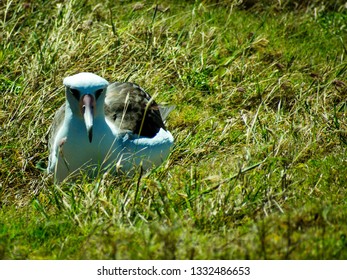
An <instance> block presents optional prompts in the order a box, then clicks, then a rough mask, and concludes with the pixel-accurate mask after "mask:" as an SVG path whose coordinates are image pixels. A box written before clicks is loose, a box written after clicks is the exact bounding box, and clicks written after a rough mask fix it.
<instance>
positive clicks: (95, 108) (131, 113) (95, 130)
mask: <svg viewBox="0 0 347 280" xmlns="http://www.w3.org/2000/svg"><path fill="white" fill-rule="evenodd" d="M63 83H64V85H65V95H66V103H65V105H63V106H62V107H61V108H60V109H59V110H58V111H57V112H56V114H55V117H54V120H53V123H52V126H51V131H50V139H49V151H50V154H49V162H48V167H47V171H48V172H49V173H54V175H55V181H56V182H61V181H63V180H64V179H65V178H67V177H69V176H71V177H74V175H78V174H80V173H81V171H83V172H84V173H86V174H87V175H88V176H89V177H94V176H96V175H97V174H98V172H103V171H106V170H108V171H110V172H112V173H114V174H118V173H119V172H122V173H127V172H129V171H132V170H133V169H134V168H136V167H139V166H142V168H143V169H148V168H151V167H155V166H158V165H160V164H161V163H162V162H163V161H164V160H165V159H166V158H167V156H168V155H169V153H170V149H171V147H172V145H173V142H174V140H173V137H172V135H171V133H170V132H169V131H168V130H167V129H166V128H165V125H164V120H165V118H166V117H167V115H168V113H169V112H170V111H171V110H172V108H169V107H168V108H164V109H163V110H162V108H161V107H160V106H159V105H157V103H155V101H154V100H153V99H152V98H151V97H150V95H149V94H148V93H146V92H145V91H144V90H143V89H142V88H141V87H139V86H138V85H136V84H133V83H128V82H126V83H113V84H109V83H108V82H107V81H106V80H105V79H104V78H101V77H99V76H98V75H95V74H92V73H79V74H76V75H73V76H70V77H67V78H65V79H64V82H63Z"/></svg>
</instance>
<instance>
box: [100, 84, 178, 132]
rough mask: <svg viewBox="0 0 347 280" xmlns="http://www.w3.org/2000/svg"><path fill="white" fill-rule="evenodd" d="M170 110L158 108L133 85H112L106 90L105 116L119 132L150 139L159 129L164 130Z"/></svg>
mask: <svg viewBox="0 0 347 280" xmlns="http://www.w3.org/2000/svg"><path fill="white" fill-rule="evenodd" d="M172 109H173V108H171V107H166V108H164V107H162V106H159V105H158V104H157V103H156V102H155V101H154V100H153V99H152V98H151V96H150V95H149V94H148V93H147V92H146V91H144V90H143V89H142V88H141V87H139V86H138V85H136V84H133V83H129V82H125V83H113V84H110V85H109V86H108V88H107V93H106V99H105V114H106V117H107V118H108V119H109V120H110V121H112V122H113V123H114V125H115V126H117V127H118V128H119V129H121V130H127V131H131V132H132V133H134V134H137V135H140V136H143V137H149V138H152V137H154V136H155V135H156V134H157V133H158V132H159V130H160V129H161V128H162V129H164V130H166V128H165V124H164V119H165V118H166V117H167V115H168V113H169V112H171V111H172Z"/></svg>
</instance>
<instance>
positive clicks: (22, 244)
mask: <svg viewBox="0 0 347 280" xmlns="http://www.w3.org/2000/svg"><path fill="white" fill-rule="evenodd" d="M229 2H230V1H225V2H223V1H202V2H199V1H187V2H183V1H182V2H178V1H166V2H163V3H162V7H159V8H158V9H157V10H156V9H153V7H154V6H155V2H152V1H142V4H143V5H139V4H135V3H136V2H133V1H121V3H120V1H106V2H105V3H101V4H98V1H94V0H90V1H84V2H81V1H65V2H61V1H50V0H48V1H42V3H39V2H38V1H37V2H32V3H31V1H22V0H17V1H7V0H6V1H2V2H1V4H0V5H1V7H0V28H1V32H0V36H1V38H0V41H1V44H0V67H1V71H0V92H1V99H0V125H1V126H0V156H1V157H0V162H1V169H0V258H3V259H346V258H347V239H346V236H347V223H346V220H347V205H346V203H347V175H346V174H347V164H346V147H347V133H346V132H347V120H346V114H347V103H346V101H347V100H346V98H347V71H346V70H347V61H346V56H347V43H346V42H347V25H346V22H347V10H346V8H345V7H344V6H343V4H344V3H343V2H344V1H335V2H336V3H335V2H334V3H335V4H334V5H332V4H331V3H330V2H327V3H325V5H323V4H321V2H322V1H303V2H301V5H299V6H295V5H294V1H289V0H288V1H265V2H262V3H263V4H255V5H253V1H244V3H243V4H240V5H236V4H235V5H231V4H228V3H229ZM117 3H118V4H117ZM167 7H169V9H167V10H166V9H165V8H167ZM81 71H89V72H94V73H96V74H98V75H101V76H103V77H105V78H106V79H108V80H109V81H125V80H129V81H132V82H136V83H138V84H140V85H141V86H142V87H144V88H145V89H147V90H148V91H149V92H150V93H151V94H152V95H156V96H157V97H156V100H157V101H158V102H160V103H167V104H175V105H176V110H175V111H174V112H172V114H171V115H170V117H169V119H168V123H167V124H168V128H169V129H170V131H171V132H172V134H173V135H174V137H175V147H174V149H173V150H172V153H171V155H170V157H169V158H168V160H167V161H166V162H165V163H164V164H163V165H162V166H161V167H159V168H157V169H155V170H152V171H151V172H149V173H147V174H141V173H140V172H137V173H136V174H135V175H134V177H132V178H125V177H118V178H117V177H112V176H109V175H107V174H105V175H104V176H102V177H100V178H97V179H95V180H94V181H92V182H88V181H86V180H84V181H81V182H76V183H73V184H72V183H66V184H63V185H61V186H56V185H54V184H53V182H52V178H51V176H48V175H47V174H45V173H44V172H43V171H41V169H40V168H39V167H40V166H44V165H45V164H47V157H48V151H47V130H48V128H49V125H50V123H51V121H52V118H53V114H54V112H55V111H56V110H57V108H59V106H61V104H63V102H64V93H63V92H64V90H63V87H62V79H63V78H64V77H66V76H68V75H70V74H75V73H77V72H81Z"/></svg>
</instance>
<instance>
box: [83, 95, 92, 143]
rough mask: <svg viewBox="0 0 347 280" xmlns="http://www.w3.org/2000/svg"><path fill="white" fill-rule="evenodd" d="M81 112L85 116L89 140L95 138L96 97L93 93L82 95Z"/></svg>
mask: <svg viewBox="0 0 347 280" xmlns="http://www.w3.org/2000/svg"><path fill="white" fill-rule="evenodd" d="M81 105H82V106H81V113H82V115H83V118H84V123H85V125H86V128H87V134H88V139H89V142H90V143H91V142H92V140H93V120H94V108H95V99H94V97H93V96H92V95H90V94H86V95H84V96H83V97H82V104H81Z"/></svg>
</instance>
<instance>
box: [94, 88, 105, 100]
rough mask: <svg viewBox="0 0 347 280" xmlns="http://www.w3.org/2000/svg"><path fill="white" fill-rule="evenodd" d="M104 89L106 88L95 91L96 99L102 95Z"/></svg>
mask: <svg viewBox="0 0 347 280" xmlns="http://www.w3.org/2000/svg"><path fill="white" fill-rule="evenodd" d="M103 91H104V89H102V88H101V89H98V90H97V91H96V92H95V99H96V100H97V99H98V98H99V97H100V95H101V94H102V92H103Z"/></svg>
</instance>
